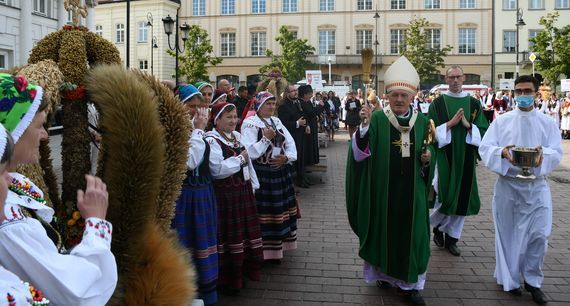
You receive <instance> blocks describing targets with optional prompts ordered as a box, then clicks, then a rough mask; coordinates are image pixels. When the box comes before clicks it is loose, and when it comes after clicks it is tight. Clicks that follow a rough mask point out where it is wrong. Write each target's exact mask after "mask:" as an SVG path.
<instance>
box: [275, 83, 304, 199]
mask: <svg viewBox="0 0 570 306" xmlns="http://www.w3.org/2000/svg"><path fill="white" fill-rule="evenodd" d="M278 113H279V119H280V120H281V122H282V123H283V125H285V127H286V128H287V130H288V131H289V133H290V134H291V136H292V137H293V139H294V140H295V147H296V148H297V161H296V162H295V171H296V172H297V177H296V179H295V185H297V186H299V187H303V188H308V187H309V185H308V184H307V183H306V182H305V179H304V174H305V173H304V172H305V161H304V158H303V155H304V154H303V151H304V149H303V148H304V139H305V137H306V136H305V128H306V126H307V120H305V118H304V116H303V108H302V106H301V103H300V102H299V100H298V92H297V88H295V85H288V86H287V88H286V89H285V99H284V100H283V104H281V106H279V109H278Z"/></svg>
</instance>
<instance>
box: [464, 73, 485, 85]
mask: <svg viewBox="0 0 570 306" xmlns="http://www.w3.org/2000/svg"><path fill="white" fill-rule="evenodd" d="M463 84H465V85H474V84H481V76H480V75H478V74H472V73H466V74H465V83H463Z"/></svg>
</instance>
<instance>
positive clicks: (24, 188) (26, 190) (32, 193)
mask: <svg viewBox="0 0 570 306" xmlns="http://www.w3.org/2000/svg"><path fill="white" fill-rule="evenodd" d="M8 189H10V190H11V191H13V192H14V193H16V194H18V195H21V196H27V197H30V198H32V199H34V200H36V201H37V202H39V203H41V204H45V199H44V198H43V197H42V195H41V193H39V192H38V191H36V190H35V189H34V186H32V184H30V182H26V181H24V182H20V181H19V180H18V179H17V178H15V177H12V181H11V182H10V186H9V187H8Z"/></svg>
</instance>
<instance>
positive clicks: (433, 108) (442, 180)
mask: <svg viewBox="0 0 570 306" xmlns="http://www.w3.org/2000/svg"><path fill="white" fill-rule="evenodd" d="M445 79H446V81H447V84H448V85H449V90H448V91H447V92H445V93H444V94H442V95H441V96H439V97H438V98H436V99H435V100H434V101H433V102H432V103H431V105H430V107H429V112H428V117H429V118H430V119H433V120H434V122H435V125H436V126H437V128H436V142H437V143H436V146H435V147H436V154H435V155H436V171H435V178H434V180H433V186H434V190H435V191H436V192H437V200H436V203H435V207H434V211H433V212H432V214H431V215H430V223H431V225H432V226H433V233H434V237H433V241H434V242H435V244H436V245H437V246H439V247H445V248H446V249H447V250H448V251H449V252H450V253H451V254H452V255H455V256H459V255H461V250H460V249H459V247H458V246H457V242H458V240H459V238H460V237H461V232H462V231H463V225H464V223H465V216H471V215H476V214H477V213H479V207H480V205H481V203H480V200H479V192H478V190H477V178H476V176H475V163H476V159H477V158H478V155H477V154H478V153H477V149H478V147H479V144H480V143H481V138H482V137H483V135H484V134H485V131H486V130H487V128H488V126H489V124H488V122H487V120H486V119H485V116H484V114H483V111H482V109H481V104H480V102H479V100H477V99H475V98H474V97H471V96H470V95H469V93H468V92H465V91H463V90H462V86H463V82H464V81H465V75H464V74H463V69H462V68H461V67H459V66H451V68H449V69H447V72H446V76H445ZM444 234H445V236H444Z"/></svg>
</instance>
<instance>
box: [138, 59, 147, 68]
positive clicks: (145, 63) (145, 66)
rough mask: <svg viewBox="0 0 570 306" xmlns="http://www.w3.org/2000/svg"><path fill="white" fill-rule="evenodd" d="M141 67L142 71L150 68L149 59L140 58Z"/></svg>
mask: <svg viewBox="0 0 570 306" xmlns="http://www.w3.org/2000/svg"><path fill="white" fill-rule="evenodd" d="M139 69H140V70H142V71H147V70H148V60H139Z"/></svg>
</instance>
